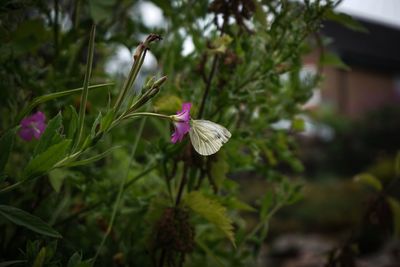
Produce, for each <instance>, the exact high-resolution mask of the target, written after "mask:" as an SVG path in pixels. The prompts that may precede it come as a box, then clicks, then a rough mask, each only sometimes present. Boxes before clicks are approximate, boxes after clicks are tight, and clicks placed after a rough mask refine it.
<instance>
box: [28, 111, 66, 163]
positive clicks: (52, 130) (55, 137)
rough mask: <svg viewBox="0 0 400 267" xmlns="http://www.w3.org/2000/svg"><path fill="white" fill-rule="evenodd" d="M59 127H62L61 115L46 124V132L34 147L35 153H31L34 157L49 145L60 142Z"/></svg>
mask: <svg viewBox="0 0 400 267" xmlns="http://www.w3.org/2000/svg"><path fill="white" fill-rule="evenodd" d="M61 127H62V115H61V113H58V114H57V115H56V116H55V117H54V118H52V119H51V120H50V121H49V123H48V124H47V127H46V130H45V131H44V133H43V135H42V136H41V137H40V140H39V142H38V144H37V145H36V147H35V151H34V152H33V155H34V156H36V155H38V154H40V153H42V152H43V151H45V150H46V149H47V148H49V147H50V146H51V145H54V144H57V143H59V142H60V141H61V140H62V137H61V135H60V129H61Z"/></svg>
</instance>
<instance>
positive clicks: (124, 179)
mask: <svg viewBox="0 0 400 267" xmlns="http://www.w3.org/2000/svg"><path fill="white" fill-rule="evenodd" d="M145 122H146V118H143V120H142V121H141V123H140V126H139V130H138V132H137V136H136V139H135V142H134V144H133V146H132V150H131V155H130V158H129V163H128V168H127V169H126V175H125V177H124V178H123V179H122V181H121V183H120V185H119V189H118V195H117V198H116V200H115V204H114V209H113V211H112V214H111V219H110V224H109V226H108V228H107V231H106V233H105V234H104V236H103V239H102V240H101V243H100V246H99V248H98V249H97V252H96V255H95V256H94V258H93V265H94V263H95V262H96V259H97V258H98V257H99V254H100V252H101V250H102V248H103V246H104V244H105V242H106V240H107V237H108V236H109V234H110V233H111V230H112V227H113V225H114V222H115V218H116V216H117V211H118V209H119V206H120V204H121V199H122V194H123V192H124V187H125V183H126V180H127V179H128V175H129V169H130V167H131V165H132V162H133V157H134V155H135V152H136V148H137V146H138V144H139V140H140V137H141V135H142V132H143V128H144V124H145Z"/></svg>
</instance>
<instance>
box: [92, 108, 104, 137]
mask: <svg viewBox="0 0 400 267" xmlns="http://www.w3.org/2000/svg"><path fill="white" fill-rule="evenodd" d="M101 117H102V116H101V112H99V114H98V115H97V117H96V120H95V121H94V122H93V125H92V129H91V131H90V137H91V138H94V137H95V136H96V132H98V130H99V129H100V122H101Z"/></svg>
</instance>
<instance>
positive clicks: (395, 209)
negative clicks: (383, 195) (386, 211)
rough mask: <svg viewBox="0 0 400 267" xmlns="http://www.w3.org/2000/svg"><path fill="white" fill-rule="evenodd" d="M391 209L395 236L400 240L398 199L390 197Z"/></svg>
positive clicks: (388, 199)
mask: <svg viewBox="0 0 400 267" xmlns="http://www.w3.org/2000/svg"><path fill="white" fill-rule="evenodd" d="M387 201H388V203H389V206H390V209H391V210H392V216H393V228H394V229H393V234H394V236H395V237H397V238H400V203H399V201H398V200H397V199H395V198H392V197H388V198H387Z"/></svg>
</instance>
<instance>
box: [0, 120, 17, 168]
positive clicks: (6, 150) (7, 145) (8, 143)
mask: <svg viewBox="0 0 400 267" xmlns="http://www.w3.org/2000/svg"><path fill="white" fill-rule="evenodd" d="M16 132H17V128H13V129H10V130H8V131H6V132H5V133H4V134H3V136H2V137H1V138H0V151H1V152H0V173H1V172H3V170H4V168H5V166H6V164H7V161H8V157H9V156H10V153H11V150H12V148H13V146H14V140H15V133H16Z"/></svg>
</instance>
